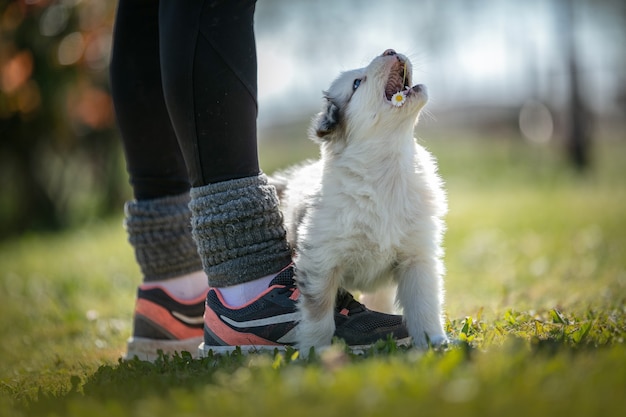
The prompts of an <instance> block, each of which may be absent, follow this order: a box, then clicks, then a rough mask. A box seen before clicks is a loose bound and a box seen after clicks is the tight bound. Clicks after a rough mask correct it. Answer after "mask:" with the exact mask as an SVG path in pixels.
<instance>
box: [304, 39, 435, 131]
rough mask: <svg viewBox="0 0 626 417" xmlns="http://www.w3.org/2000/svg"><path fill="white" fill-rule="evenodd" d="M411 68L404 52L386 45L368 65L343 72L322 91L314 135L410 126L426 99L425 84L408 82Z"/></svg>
mask: <svg viewBox="0 0 626 417" xmlns="http://www.w3.org/2000/svg"><path fill="white" fill-rule="evenodd" d="M412 69H413V68H412V65H411V62H410V61H409V59H408V58H407V57H406V56H404V55H402V54H398V53H396V52H395V51H394V50H393V49H388V50H386V51H385V52H383V54H382V55H380V56H377V57H376V58H374V60H372V62H371V63H370V64H369V65H368V66H367V67H365V68H359V69H355V70H351V71H346V72H344V73H342V74H341V75H340V76H339V77H338V78H337V79H336V80H335V81H333V83H332V84H331V86H330V88H329V89H328V91H325V92H324V106H323V109H322V111H321V112H320V113H319V114H318V115H317V116H316V118H315V119H314V121H313V124H312V126H311V127H312V129H311V131H312V134H313V135H314V138H317V139H319V140H322V141H329V140H330V141H332V140H333V139H336V138H337V139H338V138H350V137H353V136H356V137H365V136H372V135H375V136H376V135H379V134H385V133H389V132H391V131H396V130H398V129H402V130H405V129H406V128H407V127H408V128H411V129H412V128H413V125H414V124H415V123H416V122H417V118H418V116H419V112H420V110H421V109H422V107H424V104H426V101H427V99H428V96H427V92H426V87H425V86H423V85H421V84H417V85H414V86H411V85H412V84H411V72H412ZM398 93H399V94H400V95H398ZM396 99H398V101H397V102H395V100H396Z"/></svg>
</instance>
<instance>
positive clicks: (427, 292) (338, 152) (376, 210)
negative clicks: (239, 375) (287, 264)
mask: <svg viewBox="0 0 626 417" xmlns="http://www.w3.org/2000/svg"><path fill="white" fill-rule="evenodd" d="M411 70H412V67H411V63H410V61H409V60H408V59H407V58H406V57H405V56H403V55H400V54H397V53H395V51H393V50H387V51H385V53H383V54H382V55H381V56H377V57H376V58H374V60H373V61H372V62H371V63H370V64H369V65H368V66H367V67H365V68H360V69H355V70H352V71H347V72H344V73H342V74H341V75H340V76H339V77H338V78H337V79H336V80H335V81H334V82H333V83H332V85H331V86H330V88H329V89H328V91H327V92H326V93H325V104H324V109H323V111H322V112H321V113H319V114H318V115H317V117H316V118H315V119H314V121H313V123H312V126H311V136H312V138H313V139H314V140H316V141H318V142H319V143H320V145H321V158H320V160H319V161H316V162H313V163H309V164H306V165H303V166H300V167H296V168H295V169H292V170H290V171H288V172H287V173H286V174H284V175H283V181H285V182H284V185H285V187H284V189H283V190H282V195H283V198H282V202H281V204H282V207H283V211H284V214H285V221H286V226H287V230H288V239H289V241H290V243H291V244H292V245H293V247H294V249H295V254H296V257H295V263H296V271H297V272H296V281H297V283H298V286H299V288H300V291H301V293H302V297H301V299H300V309H301V312H302V319H301V323H300V325H299V326H298V328H299V334H298V342H299V347H300V349H301V351H303V352H308V350H309V348H310V347H312V346H314V347H318V348H319V347H322V346H325V345H329V344H330V342H331V338H332V336H333V333H334V330H335V325H334V305H335V297H336V293H337V289H338V288H339V287H340V286H343V287H345V288H348V289H356V290H361V291H373V290H375V289H377V288H379V287H380V286H384V285H386V284H387V285H388V284H390V283H394V284H396V285H397V293H396V301H397V303H398V304H399V306H400V307H401V308H402V311H403V314H404V318H405V322H406V325H407V328H408V330H409V334H410V335H411V336H412V338H413V341H414V344H415V345H416V346H417V347H420V348H426V347H427V346H428V343H430V344H433V345H440V344H443V343H446V342H447V337H446V333H445V331H444V329H443V318H442V304H443V272H444V267H443V264H442V261H441V257H442V254H443V251H442V248H441V240H442V234H443V230H444V223H443V221H442V216H443V215H444V214H445V212H446V198H445V193H444V191H443V188H442V181H441V180H440V178H439V176H438V175H437V168H436V164H435V161H434V159H433V157H432V156H431V155H430V154H429V153H428V152H427V151H426V150H425V149H424V148H423V147H421V146H420V145H418V144H417V143H416V141H415V139H414V138H413V129H414V125H415V124H416V123H417V119H418V116H419V113H420V110H421V109H422V107H423V106H424V104H425V103H426V101H427V93H426V89H425V87H424V86H422V85H416V86H414V87H412V88H410V87H409V86H410V85H411V84H410V79H411ZM403 89H405V90H404V91H405V92H407V94H406V95H407V97H406V101H405V103H404V104H403V105H402V106H400V107H395V106H393V105H392V104H391V101H390V100H389V98H390V94H393V93H395V92H397V91H399V90H403ZM394 90H395V91H394Z"/></svg>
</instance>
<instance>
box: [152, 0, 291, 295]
mask: <svg viewBox="0 0 626 417" xmlns="http://www.w3.org/2000/svg"><path fill="white" fill-rule="evenodd" d="M254 6H255V2H254V1H244V2H241V1H239V2H231V1H216V2H215V1H214V2H210V1H206V2H205V1H198V0H196V1H188V2H180V1H176V0H165V1H162V2H161V13H160V26H161V32H160V33H161V37H160V42H161V69H162V72H163V87H164V92H165V98H166V103H167V105H168V110H169V113H170V116H171V119H172V122H173V125H174V129H175V131H176V135H177V137H178V140H179V143H180V145H181V149H182V151H183V155H184V157H185V161H186V162H187V167H188V169H189V178H190V182H191V186H192V189H191V197H192V200H191V203H190V208H191V211H192V230H193V234H194V237H195V239H196V242H197V245H198V248H199V253H200V257H201V259H202V261H203V265H204V270H205V272H206V273H207V275H208V278H209V284H210V285H211V286H213V287H229V286H232V285H235V284H242V283H245V282H248V281H253V280H256V279H259V278H262V277H265V276H268V275H270V274H276V273H278V272H279V271H280V270H281V269H283V268H284V267H285V266H286V265H288V264H289V263H290V262H291V254H290V250H289V247H288V245H287V242H286V239H285V229H284V227H283V224H282V215H281V213H280V211H279V209H278V199H277V197H276V193H275V191H274V189H273V187H271V186H269V185H268V183H267V179H266V177H265V175H264V174H262V173H261V172H260V169H259V163H258V156H257V132H256V115H257V101H256V99H257V93H256V83H257V82H256V73H257V65H256V50H255V41H254V32H253V16H254Z"/></svg>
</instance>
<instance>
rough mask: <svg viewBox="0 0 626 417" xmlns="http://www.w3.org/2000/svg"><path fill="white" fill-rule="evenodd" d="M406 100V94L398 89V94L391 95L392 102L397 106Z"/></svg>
mask: <svg viewBox="0 0 626 417" xmlns="http://www.w3.org/2000/svg"><path fill="white" fill-rule="evenodd" d="M405 101H406V95H405V94H404V92H403V91H398V92H397V93H396V94H394V95H393V96H391V104H393V105H394V106H396V107H400V106H402V105H403V104H404V102H405Z"/></svg>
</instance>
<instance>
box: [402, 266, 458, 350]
mask: <svg viewBox="0 0 626 417" xmlns="http://www.w3.org/2000/svg"><path fill="white" fill-rule="evenodd" d="M441 269H442V268H441V267H440V265H439V264H438V263H437V262H436V261H432V262H426V263H418V262H409V263H408V264H401V265H400V266H399V267H398V268H397V270H396V280H397V282H398V292H397V295H396V298H397V300H398V303H399V304H400V306H401V307H402V308H403V310H404V319H405V321H406V326H407V328H408V330H409V334H410V335H411V337H413V343H414V344H415V346H417V347H418V348H422V349H426V348H428V343H429V342H430V344H431V345H433V346H440V345H444V344H446V343H448V338H447V336H446V333H445V331H444V329H443V315H442V305H443V288H442V287H443V282H442V278H441V273H440V270H441Z"/></svg>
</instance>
